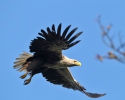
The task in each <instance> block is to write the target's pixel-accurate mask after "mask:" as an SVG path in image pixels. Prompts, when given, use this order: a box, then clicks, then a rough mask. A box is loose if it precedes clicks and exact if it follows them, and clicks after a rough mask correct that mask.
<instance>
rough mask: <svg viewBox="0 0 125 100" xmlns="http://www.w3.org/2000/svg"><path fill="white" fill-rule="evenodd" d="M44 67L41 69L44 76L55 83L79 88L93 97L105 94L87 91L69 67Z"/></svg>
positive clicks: (70, 87) (74, 88) (75, 88)
mask: <svg viewBox="0 0 125 100" xmlns="http://www.w3.org/2000/svg"><path fill="white" fill-rule="evenodd" d="M43 69H44V70H43V71H41V72H42V74H43V77H45V78H46V79H47V81H49V82H51V83H53V84H57V85H62V86H63V87H66V88H69V89H73V90H79V91H81V92H82V93H85V95H87V96H89V97H91V98H98V97H101V96H104V95H105V94H98V93H90V92H86V89H85V88H84V87H83V86H82V85H80V84H79V83H78V82H77V81H76V80H75V79H74V78H73V76H72V75H71V73H70V71H69V69H68V68H63V69H52V68H48V69H47V68H45V67H44V68H43ZM45 69H46V70H45Z"/></svg>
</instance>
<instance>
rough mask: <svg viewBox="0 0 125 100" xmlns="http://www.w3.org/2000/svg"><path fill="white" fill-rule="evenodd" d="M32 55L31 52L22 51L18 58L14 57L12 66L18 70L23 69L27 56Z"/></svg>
mask: <svg viewBox="0 0 125 100" xmlns="http://www.w3.org/2000/svg"><path fill="white" fill-rule="evenodd" d="M30 57H32V55H31V54H29V53H27V52H23V54H20V56H19V58H16V61H15V62H14V66H13V68H15V69H18V71H20V72H21V71H25V69H26V65H27V64H28V63H27V64H24V63H25V62H26V60H27V59H28V58H30Z"/></svg>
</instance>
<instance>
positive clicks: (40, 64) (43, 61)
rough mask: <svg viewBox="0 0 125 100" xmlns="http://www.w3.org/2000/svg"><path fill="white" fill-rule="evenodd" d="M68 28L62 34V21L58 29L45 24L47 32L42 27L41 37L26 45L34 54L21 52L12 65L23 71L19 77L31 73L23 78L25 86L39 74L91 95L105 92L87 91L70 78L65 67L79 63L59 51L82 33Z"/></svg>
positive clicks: (69, 45) (96, 96)
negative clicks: (27, 77) (28, 45)
mask: <svg viewBox="0 0 125 100" xmlns="http://www.w3.org/2000/svg"><path fill="white" fill-rule="evenodd" d="M70 27H71V25H69V26H68V27H66V28H65V30H64V31H63V32H62V33H61V24H59V26H58V28H57V30H56V29H55V25H52V28H49V27H47V31H44V30H43V29H42V30H41V32H40V33H38V34H39V35H40V36H39V37H37V38H36V39H34V40H32V42H31V44H30V47H29V48H30V52H32V53H34V54H33V55H31V54H29V53H26V52H23V54H21V55H20V57H19V58H16V62H14V64H15V65H14V68H17V69H18V71H25V72H26V73H25V74H24V75H22V76H21V78H22V79H23V78H25V77H26V76H27V75H28V74H29V75H30V78H29V79H26V80H25V81H24V84H25V85H27V84H29V83H30V81H31V79H32V77H33V76H34V75H35V74H38V73H42V75H43V77H45V78H46V80H47V81H49V82H51V83H53V84H58V85H62V86H63V87H66V88H71V89H73V90H79V91H81V92H82V93H85V94H86V95H87V96H89V97H91V98H98V97H101V96H104V95H105V94H98V93H90V92H86V89H85V88H84V87H83V86H82V85H80V84H79V83H78V82H77V81H76V80H75V79H74V78H73V76H72V75H71V73H70V71H69V68H68V67H73V66H81V63H80V62H78V61H77V60H74V59H70V58H68V57H66V56H65V55H63V54H62V50H67V49H69V48H70V47H72V46H74V45H76V44H77V43H79V42H80V40H77V41H75V42H74V40H75V39H76V38H77V37H78V36H80V35H81V34H82V32H79V33H77V34H76V35H74V36H72V35H73V33H74V32H75V31H76V30H77V28H74V29H73V30H71V31H70V32H68V31H69V29H70Z"/></svg>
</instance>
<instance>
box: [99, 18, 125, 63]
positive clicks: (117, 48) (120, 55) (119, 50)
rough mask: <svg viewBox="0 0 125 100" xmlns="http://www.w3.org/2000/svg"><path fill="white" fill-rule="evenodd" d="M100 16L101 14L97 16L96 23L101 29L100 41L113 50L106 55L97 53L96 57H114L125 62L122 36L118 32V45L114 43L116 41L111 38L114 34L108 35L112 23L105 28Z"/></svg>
mask: <svg viewBox="0 0 125 100" xmlns="http://www.w3.org/2000/svg"><path fill="white" fill-rule="evenodd" d="M100 18H101V16H98V18H97V23H98V25H99V27H100V29H101V31H102V35H101V36H102V41H103V43H104V44H105V45H106V46H108V47H109V48H110V49H112V50H113V52H111V51H110V52H109V51H108V52H107V55H106V56H100V55H99V54H98V55H97V59H98V60H100V61H103V59H104V58H107V59H115V60H117V61H119V62H121V63H124V64H125V41H124V42H123V36H121V33H119V34H118V41H119V45H116V42H115V41H114V40H113V39H114V36H113V37H112V36H111V35H109V32H110V30H111V28H112V25H108V27H107V28H106V29H105V28H104V26H103V25H102V23H101V20H100Z"/></svg>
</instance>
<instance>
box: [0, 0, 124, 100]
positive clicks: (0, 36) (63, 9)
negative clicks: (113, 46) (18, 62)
mask: <svg viewBox="0 0 125 100" xmlns="http://www.w3.org/2000/svg"><path fill="white" fill-rule="evenodd" d="M124 5H125V1H124V0H1V1H0V100H92V99H91V98H88V97H87V96H85V95H84V94H82V93H81V92H79V91H73V90H71V89H66V88H63V87H61V86H57V85H53V84H50V83H49V82H47V81H46V80H45V79H44V78H43V77H42V75H41V74H38V75H35V76H34V77H33V79H32V82H31V83H30V84H29V85H27V86H24V85H23V81H24V80H22V79H20V78H19V76H21V75H22V74H23V73H20V72H17V71H16V70H15V69H13V62H14V61H15V58H16V57H18V56H19V54H21V53H22V52H23V51H27V52H29V44H30V41H31V40H32V39H34V38H35V37H36V36H38V34H37V33H38V32H39V31H40V29H46V27H48V26H49V27H50V26H51V25H52V24H55V25H56V26H57V25H58V24H59V23H62V26H63V27H62V28H63V29H64V28H65V27H66V26H67V25H69V24H71V25H72V27H71V28H74V27H78V31H77V32H79V31H83V32H84V33H83V34H82V35H81V36H80V37H79V39H81V40H82V41H81V42H80V43H79V44H78V45H76V46H74V47H73V48H71V49H69V50H67V51H64V52H63V53H64V54H65V55H66V56H68V57H70V58H74V59H77V60H79V61H80V62H81V63H82V67H74V68H71V72H72V74H73V76H74V77H75V79H76V80H77V81H78V82H79V83H80V84H82V85H83V86H84V87H85V88H86V89H87V90H88V91H89V92H97V93H107V95H106V96H104V97H101V98H99V99H98V100H124V99H125V65H123V64H121V63H118V62H115V61H113V60H112V61H108V60H105V61H104V62H103V63H101V62H99V61H97V60H96V59H95V55H96V54H97V53H99V54H106V52H108V51H110V49H108V48H107V47H105V45H104V44H103V43H102V41H101V37H100V32H101V31H100V29H99V27H98V25H97V23H96V22H95V19H96V17H97V16H98V15H102V22H103V23H104V25H108V24H109V23H111V24H113V28H112V31H111V33H113V34H116V33H118V32H119V31H121V32H122V33H123V34H125V6H124ZM27 78H28V77H27Z"/></svg>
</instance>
